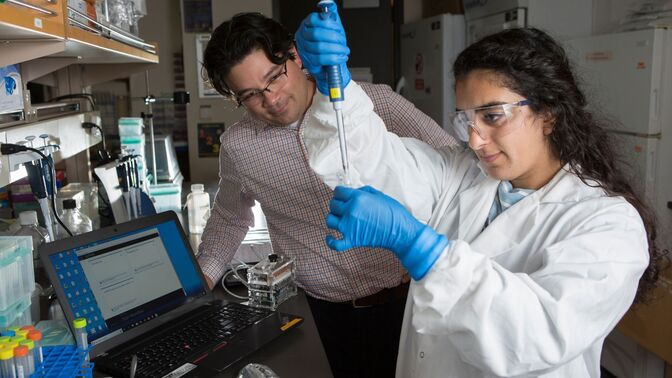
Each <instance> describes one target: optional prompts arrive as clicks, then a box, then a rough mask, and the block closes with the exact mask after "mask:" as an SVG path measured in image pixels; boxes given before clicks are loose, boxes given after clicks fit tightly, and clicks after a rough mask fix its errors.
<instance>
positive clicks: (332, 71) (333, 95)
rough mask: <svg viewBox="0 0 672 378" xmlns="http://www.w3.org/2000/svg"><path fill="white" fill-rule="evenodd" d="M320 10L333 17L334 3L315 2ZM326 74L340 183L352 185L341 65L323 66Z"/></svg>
mask: <svg viewBox="0 0 672 378" xmlns="http://www.w3.org/2000/svg"><path fill="white" fill-rule="evenodd" d="M317 7H318V9H319V10H320V17H322V19H326V18H328V17H334V16H332V15H335V13H334V10H335V9H336V4H335V3H334V1H333V0H321V1H320V2H318V3H317ZM324 70H325V71H326V74H327V86H328V87H329V101H331V104H332V105H333V106H334V112H336V128H337V132H338V145H339V147H340V150H341V165H342V167H343V177H342V180H341V181H342V182H341V184H343V185H345V186H350V185H352V181H351V180H350V162H349V160H348V146H347V144H346V139H345V126H344V124H343V110H342V109H343V100H344V93H343V81H342V80H341V67H340V66H339V65H333V66H325V67H324Z"/></svg>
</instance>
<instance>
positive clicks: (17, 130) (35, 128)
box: [0, 112, 102, 187]
mask: <svg viewBox="0 0 672 378" xmlns="http://www.w3.org/2000/svg"><path fill="white" fill-rule="evenodd" d="M85 121H86V122H93V123H96V124H98V125H100V115H99V114H98V113H97V112H88V113H79V114H73V115H69V116H64V117H59V118H52V119H49V120H46V121H42V122H38V123H31V124H24V125H21V126H16V127H12V128H6V129H2V131H0V142H1V143H18V142H22V143H23V142H25V137H26V136H28V135H34V136H36V137H37V136H39V135H41V134H47V135H49V137H48V138H47V139H46V140H47V142H48V144H58V145H60V150H59V151H57V152H56V153H54V159H55V160H56V161H57V162H58V161H60V160H62V159H66V158H69V157H71V156H74V155H76V154H78V153H79V152H81V151H84V150H86V149H88V148H89V147H91V146H94V145H96V144H98V143H100V142H101V140H102V139H101V137H100V135H99V134H97V133H96V131H95V129H91V130H86V129H84V128H82V122H85ZM92 130H94V131H92ZM33 145H34V146H35V147H41V146H42V145H43V141H42V139H40V138H39V137H38V138H36V139H35V140H34V141H33ZM23 160H25V159H22V157H21V155H20V154H16V156H15V155H0V187H2V186H6V185H8V184H11V183H12V182H14V181H17V180H19V179H21V178H23V177H25V169H23V168H22V167H21V166H20V165H19V166H17V164H18V163H20V162H22V161H23Z"/></svg>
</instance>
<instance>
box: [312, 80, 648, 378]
mask: <svg viewBox="0 0 672 378" xmlns="http://www.w3.org/2000/svg"><path fill="white" fill-rule="evenodd" d="M345 96H346V104H345V110H344V111H345V112H346V113H347V114H349V121H350V123H349V124H348V123H346V126H347V127H348V134H347V137H348V138H349V139H348V143H349V146H350V145H353V146H358V145H360V144H361V145H363V146H366V148H362V149H358V148H354V149H353V150H354V151H355V153H353V154H351V155H350V163H351V168H352V169H353V170H355V171H357V172H356V177H357V180H358V182H357V183H356V184H360V183H367V184H370V185H372V186H374V187H377V188H378V189H380V190H383V191H384V192H386V193H388V194H390V195H392V196H393V197H395V198H397V199H398V200H400V201H401V202H402V203H404V204H406V205H407V206H409V207H410V208H412V209H413V212H414V214H418V213H419V214H427V213H429V214H431V215H430V216H429V219H428V224H429V226H431V227H432V228H434V229H435V230H436V231H437V232H439V233H442V234H444V235H446V237H447V238H448V239H449V240H450V241H451V242H450V245H449V246H448V247H447V248H446V250H445V251H444V252H443V254H442V255H441V257H440V258H439V259H438V260H437V261H436V263H435V264H434V266H433V267H432V269H431V270H430V272H429V273H428V274H427V275H426V276H425V277H424V278H423V279H422V280H421V281H418V282H415V281H413V282H412V283H411V288H410V293H409V297H408V301H407V304H406V313H405V317H404V324H403V328H402V333H401V341H400V346H399V357H398V360H397V377H404V378H405V377H504V376H506V377H572V378H575V377H599V376H600V368H599V366H600V354H601V350H602V344H603V341H604V338H605V337H606V336H607V335H608V334H609V332H610V331H611V330H612V329H613V328H614V327H615V326H616V324H617V322H618V321H619V319H620V318H621V317H622V316H623V314H624V313H625V312H626V311H627V309H628V308H629V306H630V304H631V303H632V301H633V298H634V296H635V292H636V289H637V283H638V280H639V278H640V276H641V275H642V273H643V272H644V269H645V268H646V266H647V265H648V244H647V238H646V233H645V230H644V226H643V223H642V220H641V218H640V217H639V215H638V213H637V211H636V210H635V208H634V207H633V206H631V205H630V204H629V203H628V202H627V201H625V200H624V199H623V198H621V197H607V196H606V195H605V193H604V192H603V190H601V189H599V188H595V187H590V186H588V185H586V184H584V183H583V182H581V180H580V179H579V178H578V177H577V176H576V175H574V174H572V173H569V172H567V171H566V169H567V167H565V168H563V169H562V170H560V171H559V172H558V173H557V174H556V175H555V177H554V178H553V179H552V180H551V181H550V182H549V183H548V184H547V185H545V186H544V187H542V188H540V189H539V190H537V191H536V192H534V193H532V194H530V195H528V196H527V197H526V198H524V199H522V200H521V201H520V202H518V203H517V204H515V205H513V206H512V207H511V208H509V209H508V210H506V211H505V212H503V213H502V214H500V215H499V216H498V217H497V218H496V219H495V220H494V221H493V222H492V223H491V224H490V225H489V226H488V227H487V228H485V229H483V227H484V225H485V221H486V218H487V215H488V211H489V210H490V207H491V206H492V203H493V200H494V198H495V193H496V190H497V186H498V184H499V181H497V180H495V179H493V178H491V177H488V176H487V175H485V174H484V173H483V172H482V171H481V170H480V169H479V168H478V163H477V160H476V159H475V157H474V155H473V153H472V152H471V151H468V150H465V151H450V150H443V151H436V150H433V149H432V148H431V147H429V146H427V145H425V144H423V143H422V142H418V141H409V140H401V139H400V138H398V137H396V136H395V135H394V134H390V133H386V131H385V129H384V125H382V121H380V119H379V118H378V119H377V120H376V118H377V117H375V115H374V116H372V115H371V114H370V113H372V112H370V100H369V99H368V98H367V97H366V95H365V94H364V93H363V91H361V89H359V87H358V86H357V85H356V84H354V83H353V84H351V85H349V86H348V88H346V92H345ZM320 97H321V98H317V97H316V99H315V101H317V102H318V103H319V104H320V106H318V107H317V109H316V111H315V112H314V113H312V114H309V117H310V119H309V125H308V127H307V130H306V131H305V134H304V137H307V139H306V143H307V149H308V152H309V155H310V162H311V166H313V168H314V169H315V170H316V172H317V173H318V175H320V176H321V177H322V178H323V179H324V180H325V182H327V183H328V184H331V186H332V187H333V184H334V183H335V180H334V177H335V175H336V174H337V173H338V171H339V170H340V160H339V159H337V158H334V156H333V154H334V153H336V154H337V153H338V140H337V138H335V137H334V135H335V134H334V135H328V133H325V132H324V130H326V129H327V128H329V127H331V128H332V129H333V128H335V121H334V119H333V110H331V107H330V105H329V104H328V101H327V100H325V98H323V97H322V96H320ZM314 130H321V131H320V132H318V133H315V132H314ZM334 133H335V132H334ZM320 135H321V137H320ZM374 145H377V146H378V147H375V146H374ZM381 145H382V147H381ZM329 162H331V164H328V163H329ZM372 165H373V166H372ZM376 172H381V174H386V175H397V176H398V177H400V179H398V180H401V182H403V183H404V184H405V186H408V187H410V188H406V191H407V192H408V193H416V194H418V195H423V196H425V197H424V198H423V199H422V200H419V199H417V198H407V197H404V196H403V194H404V193H403V192H402V191H400V190H399V189H398V188H397V187H394V186H393V187H392V191H391V192H390V191H388V188H386V187H385V183H386V182H388V181H390V178H389V177H380V175H379V174H376ZM409 204H410V205H409ZM413 206H427V207H426V208H414V207H413Z"/></svg>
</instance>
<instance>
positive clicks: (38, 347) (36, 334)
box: [28, 329, 44, 365]
mask: <svg viewBox="0 0 672 378" xmlns="http://www.w3.org/2000/svg"><path fill="white" fill-rule="evenodd" d="M28 339H29V340H32V341H33V342H34V343H35V353H34V354H35V364H36V365H41V364H42V363H43V362H44V354H43V353H42V331H40V330H39V329H33V330H30V332H28Z"/></svg>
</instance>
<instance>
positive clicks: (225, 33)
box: [203, 13, 295, 96]
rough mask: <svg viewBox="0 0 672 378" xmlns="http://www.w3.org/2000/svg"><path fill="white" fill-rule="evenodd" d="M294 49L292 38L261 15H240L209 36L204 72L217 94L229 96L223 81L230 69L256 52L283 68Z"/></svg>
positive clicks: (277, 25)
mask: <svg viewBox="0 0 672 378" xmlns="http://www.w3.org/2000/svg"><path fill="white" fill-rule="evenodd" d="M293 45H294V37H293V35H292V34H291V33H289V32H287V30H286V29H285V28H284V27H283V26H282V25H281V24H280V23H278V22H277V21H275V20H273V19H271V18H268V17H266V16H264V15H263V14H261V13H239V14H237V15H235V16H233V18H231V20H229V21H225V22H223V23H222V24H221V25H219V26H218V27H217V28H216V29H215V31H214V32H213V33H212V36H211V37H210V41H209V42H208V46H207V47H206V48H205V52H204V53H203V68H205V71H206V72H207V75H208V80H209V81H210V83H211V84H212V86H213V87H214V88H215V89H216V90H217V92H219V93H221V94H222V95H225V96H232V95H233V93H232V91H231V89H229V87H228V86H227V85H226V83H225V82H224V79H225V78H226V76H227V75H228V74H229V72H230V71H231V68H232V67H233V66H235V65H236V64H238V63H240V62H241V61H242V60H243V59H245V57H247V56H248V55H249V54H250V53H252V52H254V51H255V50H257V49H261V50H262V51H263V52H264V54H265V55H266V57H267V58H268V60H270V61H271V62H273V63H274V64H282V63H284V62H286V61H287V59H292V60H293V59H294V58H295V57H294V54H292V53H291V52H290V51H289V50H290V48H291V47H292V46H293Z"/></svg>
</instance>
